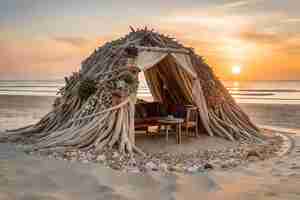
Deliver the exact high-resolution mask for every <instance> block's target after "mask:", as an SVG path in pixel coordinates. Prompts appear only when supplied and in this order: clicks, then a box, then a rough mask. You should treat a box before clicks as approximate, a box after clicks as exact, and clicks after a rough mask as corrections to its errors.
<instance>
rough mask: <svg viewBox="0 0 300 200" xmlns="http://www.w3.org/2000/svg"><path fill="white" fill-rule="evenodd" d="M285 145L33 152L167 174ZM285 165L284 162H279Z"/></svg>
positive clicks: (221, 164)
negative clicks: (126, 151)
mask: <svg viewBox="0 0 300 200" xmlns="http://www.w3.org/2000/svg"><path fill="white" fill-rule="evenodd" d="M281 148H282V140H280V139H278V138H276V139H273V141H270V142H268V143H267V144H249V143H246V142H240V143H239V144H238V145H237V146H235V147H234V148H232V147H231V148H223V149H207V150H195V151H192V152H190V153H170V152H158V153H153V154H151V153H148V154H147V156H146V157H143V156H139V155H134V157H131V156H128V155H123V154H120V153H119V152H117V151H115V150H106V151H103V152H102V153H101V154H100V155H97V153H96V152H95V150H93V149H91V150H89V151H81V150H72V151H69V152H51V151H49V152H47V153H46V154H43V153H42V151H34V152H32V153H33V154H37V155H41V156H43V155H44V156H48V157H49V158H50V159H60V160H69V161H70V162H76V161H77V162H78V161H79V162H82V163H89V162H97V163H101V164H102V165H103V166H106V167H109V168H112V169H115V170H120V171H123V172H131V173H142V172H146V171H158V170H159V171H161V172H164V173H168V172H178V173H197V172H200V171H204V170H212V169H220V168H223V169H228V168H234V167H236V166H238V165H240V164H241V163H247V162H256V161H259V160H264V159H267V158H270V157H273V156H276V155H277V154H278V153H277V152H278V150H279V149H281ZM275 162H276V164H281V163H282V161H280V160H279V161H275ZM289 169H290V170H292V169H295V170H298V169H300V167H297V165H293V164H291V165H290V168H289Z"/></svg>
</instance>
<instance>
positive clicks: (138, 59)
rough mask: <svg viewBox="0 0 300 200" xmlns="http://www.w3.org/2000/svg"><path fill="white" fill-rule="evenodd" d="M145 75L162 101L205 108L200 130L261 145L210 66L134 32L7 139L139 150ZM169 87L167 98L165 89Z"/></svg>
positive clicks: (91, 60)
mask: <svg viewBox="0 0 300 200" xmlns="http://www.w3.org/2000/svg"><path fill="white" fill-rule="evenodd" d="M140 71H143V72H144V74H145V78H146V81H147V83H148V86H149V88H150V91H151V93H152V95H153V98H154V100H155V101H159V102H162V103H164V102H166V101H169V102H170V101H171V102H172V103H176V104H192V105H195V106H197V108H198V114H199V118H200V122H199V126H201V127H202V130H204V131H203V132H205V133H206V134H209V135H210V136H219V137H223V138H226V139H229V140H246V141H249V142H256V141H261V135H260V133H259V129H258V128H257V127H256V126H255V125H254V124H253V123H252V122H251V121H250V119H249V117H248V116H247V115H246V114H245V113H244V112H243V111H242V110H241V108H240V107H239V106H238V105H237V104H236V102H235V100H234V99H233V98H232V97H231V95H230V94H229V92H228V91H227V89H226V88H225V87H224V86H223V85H222V83H221V82H220V81H219V79H218V78H217V77H216V76H215V75H214V73H213V71H212V69H211V67H210V66H208V65H207V64H206V63H205V62H204V60H203V58H202V57H201V56H199V55H197V54H196V53H195V52H194V50H193V49H192V48H188V47H185V46H183V45H182V44H180V43H179V42H177V41H176V39H174V38H171V37H169V36H166V35H163V34H159V33H157V32H154V31H149V30H147V29H146V28H145V29H137V30H134V29H133V28H131V32H130V33H129V34H128V35H126V36H125V37H122V38H120V39H117V40H114V41H112V42H108V43H106V44H104V45H103V46H101V47H99V48H97V49H96V50H95V51H94V52H93V53H92V54H91V55H90V56H89V57H88V58H87V59H85V60H84V61H83V62H82V66H81V69H80V71H79V72H76V73H73V74H72V76H70V77H68V78H65V82H66V84H65V87H63V88H62V89H61V90H60V91H59V93H60V97H58V98H57V99H56V100H55V102H54V105H53V110H52V111H51V112H49V113H48V114H47V115H46V116H45V117H43V118H42V119H41V120H40V121H39V122H38V123H37V124H34V125H31V126H28V127H25V128H21V129H17V130H12V131H8V132H6V136H7V137H8V139H11V140H19V139H22V140H24V139H28V140H27V141H30V142H31V143H33V144H34V147H36V148H38V149H40V148H41V149H45V148H63V149H72V148H79V149H91V148H94V149H95V150H97V151H101V150H103V149H104V148H107V147H109V148H110V147H118V148H119V150H120V151H121V152H128V153H132V152H134V151H136V152H141V151H140V150H139V149H138V148H137V147H136V145H135V127H134V113H135V103H136V100H137V89H138V85H139V80H138V74H139V72H140ZM165 86H166V87H168V88H169V90H168V91H169V94H168V96H167V97H166V96H165V95H163V94H162V91H163V90H162V88H163V87H165Z"/></svg>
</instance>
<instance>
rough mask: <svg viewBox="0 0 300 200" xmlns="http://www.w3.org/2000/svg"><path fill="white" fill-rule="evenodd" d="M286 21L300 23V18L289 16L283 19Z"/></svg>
mask: <svg viewBox="0 0 300 200" xmlns="http://www.w3.org/2000/svg"><path fill="white" fill-rule="evenodd" d="M282 22H284V23H298V22H299V23H300V18H288V19H285V20H283V21H282Z"/></svg>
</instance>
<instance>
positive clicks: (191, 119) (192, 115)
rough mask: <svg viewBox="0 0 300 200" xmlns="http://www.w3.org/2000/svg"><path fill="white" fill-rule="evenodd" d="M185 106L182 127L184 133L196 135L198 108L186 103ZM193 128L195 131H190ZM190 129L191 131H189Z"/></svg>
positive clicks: (197, 129)
mask: <svg viewBox="0 0 300 200" xmlns="http://www.w3.org/2000/svg"><path fill="white" fill-rule="evenodd" d="M185 108H186V117H185V120H184V123H183V124H182V128H183V131H184V134H185V135H187V136H198V134H199V113H198V108H197V107H195V106H193V105H187V106H185ZM191 129H194V130H195V132H193V131H191ZM190 131H191V132H190Z"/></svg>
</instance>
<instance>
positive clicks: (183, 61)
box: [171, 53, 197, 78]
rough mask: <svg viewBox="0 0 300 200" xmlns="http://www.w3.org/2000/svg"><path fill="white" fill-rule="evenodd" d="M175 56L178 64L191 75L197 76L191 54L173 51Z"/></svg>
mask: <svg viewBox="0 0 300 200" xmlns="http://www.w3.org/2000/svg"><path fill="white" fill-rule="evenodd" d="M171 55H172V57H173V58H175V60H176V62H177V64H178V65H179V66H181V67H182V68H183V69H184V70H185V71H187V72H188V73H189V74H190V75H191V76H193V77H194V78H197V74H196V72H195V71H194V69H193V64H192V62H191V59H190V56H189V55H187V54H183V53H172V54H171Z"/></svg>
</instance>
